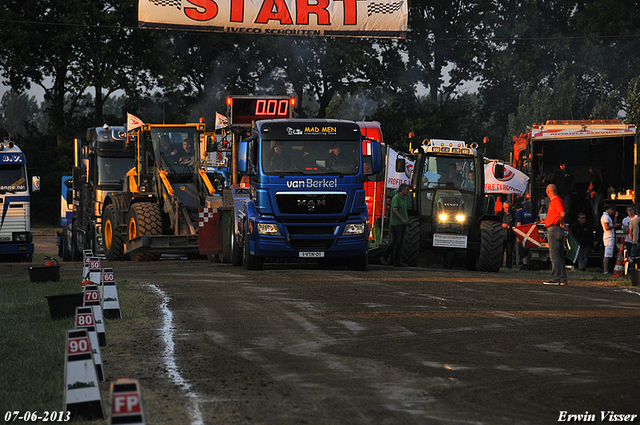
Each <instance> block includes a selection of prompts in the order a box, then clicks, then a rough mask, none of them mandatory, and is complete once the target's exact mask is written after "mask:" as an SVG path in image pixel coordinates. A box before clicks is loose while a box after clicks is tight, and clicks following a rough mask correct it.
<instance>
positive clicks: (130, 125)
mask: <svg viewBox="0 0 640 425" xmlns="http://www.w3.org/2000/svg"><path fill="white" fill-rule="evenodd" d="M143 125H144V123H143V122H142V120H141V119H140V118H138V117H136V116H135V115H131V114H130V113H128V112H127V132H129V131H131V130H135V129H136V128H139V127H142V126H143Z"/></svg>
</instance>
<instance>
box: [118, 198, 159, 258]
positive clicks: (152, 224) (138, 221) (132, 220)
mask: <svg viewBox="0 0 640 425" xmlns="http://www.w3.org/2000/svg"><path fill="white" fill-rule="evenodd" d="M127 229H128V236H129V240H132V239H135V238H137V237H138V236H143V235H150V236H154V235H161V234H162V212H161V211H160V207H159V206H158V204H156V203H151V202H138V203H136V204H133V205H132V206H131V208H129V217H128V220H127ZM159 258H160V254H155V253H151V252H143V253H139V254H135V255H133V256H131V259H132V260H133V261H156V260H158V259H159Z"/></svg>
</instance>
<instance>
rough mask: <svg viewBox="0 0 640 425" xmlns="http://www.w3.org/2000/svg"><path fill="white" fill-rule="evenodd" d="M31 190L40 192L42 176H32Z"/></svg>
mask: <svg viewBox="0 0 640 425" xmlns="http://www.w3.org/2000/svg"><path fill="white" fill-rule="evenodd" d="M31 191H32V192H40V176H32V177H31Z"/></svg>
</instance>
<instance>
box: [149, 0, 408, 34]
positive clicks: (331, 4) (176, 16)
mask: <svg viewBox="0 0 640 425" xmlns="http://www.w3.org/2000/svg"><path fill="white" fill-rule="evenodd" d="M408 10H409V8H408V5H407V2H406V1H405V0H139V3H138V21H139V26H140V27H141V28H165V29H191V30H201V31H215V32H229V33H249V34H271V35H294V36H327V37H377V38H404V37H405V35H406V32H407V19H408V14H409V12H408Z"/></svg>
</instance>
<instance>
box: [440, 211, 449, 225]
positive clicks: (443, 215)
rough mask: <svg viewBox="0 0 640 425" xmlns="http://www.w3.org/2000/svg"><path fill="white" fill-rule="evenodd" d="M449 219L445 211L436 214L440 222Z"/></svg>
mask: <svg viewBox="0 0 640 425" xmlns="http://www.w3.org/2000/svg"><path fill="white" fill-rule="evenodd" d="M448 219H449V217H448V216H447V215H446V214H445V213H441V214H439V215H438V220H440V221H441V222H443V223H444V222H445V221H447V220H448Z"/></svg>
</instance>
